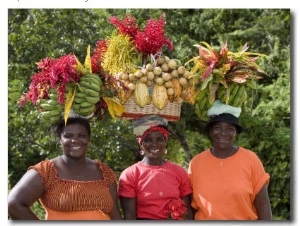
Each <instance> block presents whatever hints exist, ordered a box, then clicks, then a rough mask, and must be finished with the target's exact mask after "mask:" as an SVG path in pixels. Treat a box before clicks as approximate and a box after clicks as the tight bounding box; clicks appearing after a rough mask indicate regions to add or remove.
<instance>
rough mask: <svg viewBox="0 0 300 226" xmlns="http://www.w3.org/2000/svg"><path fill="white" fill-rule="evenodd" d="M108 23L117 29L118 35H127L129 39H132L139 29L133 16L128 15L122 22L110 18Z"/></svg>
mask: <svg viewBox="0 0 300 226" xmlns="http://www.w3.org/2000/svg"><path fill="white" fill-rule="evenodd" d="M109 22H110V23H111V24H113V25H114V26H116V27H117V29H118V31H119V33H120V34H123V35H128V36H130V37H131V38H134V36H135V35H136V33H137V31H138V30H139V27H138V25H137V23H136V19H135V18H134V16H131V15H129V14H127V15H126V17H125V18H124V20H123V21H120V20H119V19H118V18H117V17H115V16H111V17H110V18H109Z"/></svg>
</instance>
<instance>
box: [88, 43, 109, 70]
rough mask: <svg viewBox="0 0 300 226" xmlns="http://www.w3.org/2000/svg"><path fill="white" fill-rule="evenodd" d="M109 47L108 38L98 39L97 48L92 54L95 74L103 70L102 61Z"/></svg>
mask: <svg viewBox="0 0 300 226" xmlns="http://www.w3.org/2000/svg"><path fill="white" fill-rule="evenodd" d="M107 47H108V43H107V40H102V41H97V43H96V48H95V49H94V52H93V55H92V56H91V64H92V71H93V73H95V74H99V73H100V72H102V70H103V68H102V66H101V62H103V57H104V55H105V52H106V51H107Z"/></svg>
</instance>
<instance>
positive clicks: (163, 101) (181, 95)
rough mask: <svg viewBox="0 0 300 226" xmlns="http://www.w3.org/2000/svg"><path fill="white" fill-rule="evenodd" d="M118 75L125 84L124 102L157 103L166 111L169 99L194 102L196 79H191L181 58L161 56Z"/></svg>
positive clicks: (121, 96) (121, 90) (120, 92)
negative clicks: (132, 100)
mask: <svg viewBox="0 0 300 226" xmlns="http://www.w3.org/2000/svg"><path fill="white" fill-rule="evenodd" d="M115 76H116V78H117V79H119V80H120V81H122V82H123V87H119V90H118V92H117V97H118V99H119V100H120V102H121V103H122V104H124V103H126V101H128V100H129V99H130V98H133V99H134V101H135V103H136V104H137V105H138V106H139V107H142V108H143V107H145V106H146V105H147V104H150V103H153V105H154V106H155V107H156V108H157V109H159V110H162V109H164V108H165V107H166V105H167V103H168V101H169V102H171V103H173V102H177V103H182V102H183V101H186V102H189V103H191V104H193V103H194V98H195V94H194V84H193V83H194V82H196V81H195V79H190V78H189V77H190V73H189V71H188V70H186V68H185V67H184V66H183V65H182V64H181V62H180V60H178V59H169V57H167V56H161V57H159V58H158V59H157V60H156V62H154V63H148V64H146V65H145V66H144V67H143V68H141V69H138V70H136V71H135V72H134V73H126V72H120V73H118V74H116V75H115ZM124 87H125V88H124Z"/></svg>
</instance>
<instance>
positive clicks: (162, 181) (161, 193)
mask: <svg viewBox="0 0 300 226" xmlns="http://www.w3.org/2000/svg"><path fill="white" fill-rule="evenodd" d="M161 169H162V177H161V185H160V188H159V186H158V184H156V185H157V187H158V188H159V192H158V195H159V196H163V195H164V193H163V191H162V187H163V183H164V176H165V170H164V168H161ZM157 176H158V174H157Z"/></svg>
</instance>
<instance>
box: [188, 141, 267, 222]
mask: <svg viewBox="0 0 300 226" xmlns="http://www.w3.org/2000/svg"><path fill="white" fill-rule="evenodd" d="M188 174H189V178H190V182H191V186H192V188H193V196H192V207H193V208H195V209H196V210H197V212H196V215H195V220H257V213H256V210H255V207H254V204H253V202H254V199H255V196H256V194H257V193H258V192H259V191H260V189H261V188H262V186H263V185H264V184H268V183H269V179H270V175H269V174H268V173H266V172H265V170H264V167H263V164H262V162H261V161H260V159H259V158H258V156H257V155H256V154H255V153H254V152H253V151H250V150H247V149H245V148H242V147H240V148H239V149H238V152H237V153H235V154H234V155H233V156H231V157H229V158H226V159H219V158H216V157H214V156H213V155H212V154H211V153H210V150H206V151H204V152H202V153H199V154H197V155H196V156H194V158H193V159H192V160H191V162H190V165H189V169H188Z"/></svg>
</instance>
